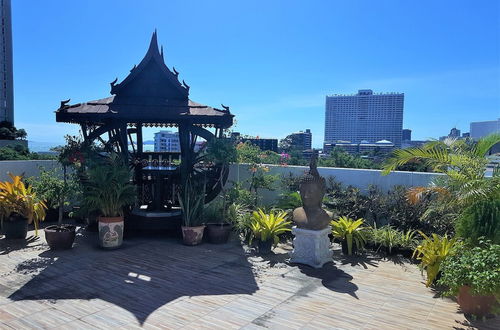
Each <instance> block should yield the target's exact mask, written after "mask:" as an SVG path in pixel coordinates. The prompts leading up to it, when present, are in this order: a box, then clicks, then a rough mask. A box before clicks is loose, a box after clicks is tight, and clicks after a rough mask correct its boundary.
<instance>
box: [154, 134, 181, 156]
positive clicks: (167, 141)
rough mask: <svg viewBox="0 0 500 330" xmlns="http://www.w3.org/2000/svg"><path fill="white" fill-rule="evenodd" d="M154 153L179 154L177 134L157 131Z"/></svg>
mask: <svg viewBox="0 0 500 330" xmlns="http://www.w3.org/2000/svg"><path fill="white" fill-rule="evenodd" d="M154 143H155V144H154V146H155V148H154V151H155V152H180V151H181V145H180V142H179V133H178V132H171V131H159V132H158V133H155V140H154Z"/></svg>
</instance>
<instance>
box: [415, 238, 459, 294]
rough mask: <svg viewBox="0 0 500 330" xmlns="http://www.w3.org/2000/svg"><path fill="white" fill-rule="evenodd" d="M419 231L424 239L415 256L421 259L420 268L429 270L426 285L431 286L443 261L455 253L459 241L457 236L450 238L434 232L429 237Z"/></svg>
mask: <svg viewBox="0 0 500 330" xmlns="http://www.w3.org/2000/svg"><path fill="white" fill-rule="evenodd" d="M419 233H420V235H422V237H423V238H424V240H423V241H422V243H421V244H420V245H419V246H417V248H416V249H415V251H414V252H413V257H414V258H416V259H417V260H420V265H419V266H420V269H425V271H426V272H427V282H426V286H429V285H431V284H432V282H434V280H435V279H436V276H437V275H438V273H439V271H440V269H441V263H442V262H443V261H444V260H445V259H446V257H448V256H450V255H453V254H454V253H455V249H456V247H457V246H458V242H457V239H456V238H448V236H447V235H444V236H439V235H437V234H432V236H431V237H428V236H426V235H425V234H424V233H422V232H421V231H419Z"/></svg>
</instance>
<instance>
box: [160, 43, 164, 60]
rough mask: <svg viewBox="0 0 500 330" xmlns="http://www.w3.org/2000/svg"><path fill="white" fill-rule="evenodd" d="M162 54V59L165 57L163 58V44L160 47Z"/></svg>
mask: <svg viewBox="0 0 500 330" xmlns="http://www.w3.org/2000/svg"><path fill="white" fill-rule="evenodd" d="M160 56H161V58H162V59H164V58H163V45H161V47H160Z"/></svg>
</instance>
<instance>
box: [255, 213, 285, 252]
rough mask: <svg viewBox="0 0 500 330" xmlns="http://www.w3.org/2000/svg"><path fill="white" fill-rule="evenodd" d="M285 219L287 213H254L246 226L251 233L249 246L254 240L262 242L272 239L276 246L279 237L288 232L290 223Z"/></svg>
mask: <svg viewBox="0 0 500 330" xmlns="http://www.w3.org/2000/svg"><path fill="white" fill-rule="evenodd" d="M286 217H287V213H286V212H284V211H271V212H269V213H268V214H266V213H264V211H262V209H258V210H257V211H254V212H253V213H252V218H251V221H250V223H249V224H248V226H249V228H250V230H251V232H252V234H251V235H250V244H252V240H253V239H254V238H255V239H258V240H260V241H262V242H265V241H267V240H269V239H272V240H273V244H274V245H276V244H278V242H279V235H280V234H282V233H284V232H287V231H290V225H291V222H290V221H288V220H287V219H286Z"/></svg>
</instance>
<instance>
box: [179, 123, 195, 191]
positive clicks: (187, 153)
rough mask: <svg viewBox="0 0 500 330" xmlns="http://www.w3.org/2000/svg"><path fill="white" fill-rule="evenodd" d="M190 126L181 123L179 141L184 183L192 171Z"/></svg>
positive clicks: (182, 180)
mask: <svg viewBox="0 0 500 330" xmlns="http://www.w3.org/2000/svg"><path fill="white" fill-rule="evenodd" d="M190 127H191V125H190V124H189V123H181V124H179V143H180V145H181V182H182V184H183V185H184V184H185V183H186V180H187V178H188V174H189V173H190V172H191V165H192V164H191V162H192V160H191V148H190V141H189V136H190V131H191V130H190Z"/></svg>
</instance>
